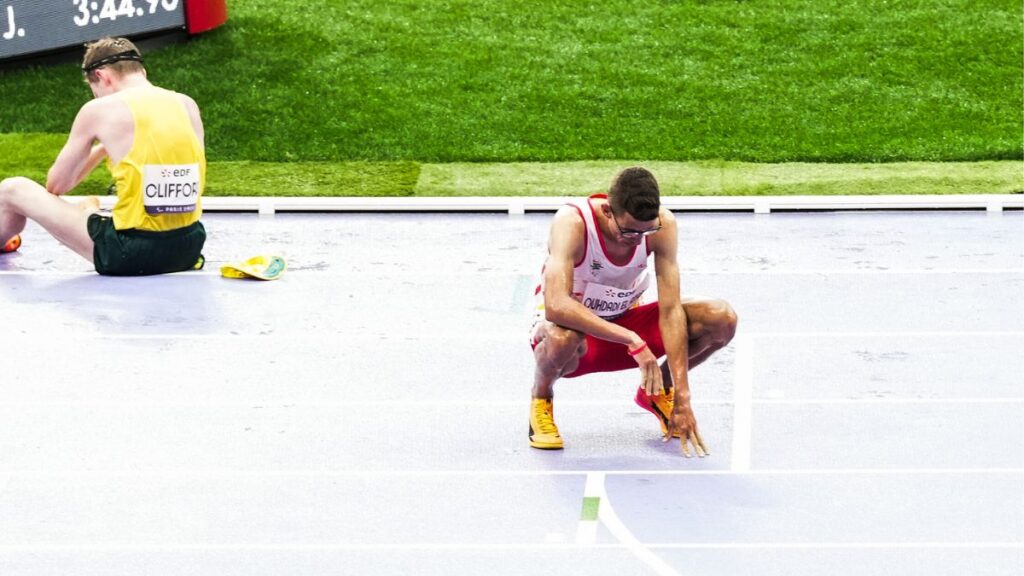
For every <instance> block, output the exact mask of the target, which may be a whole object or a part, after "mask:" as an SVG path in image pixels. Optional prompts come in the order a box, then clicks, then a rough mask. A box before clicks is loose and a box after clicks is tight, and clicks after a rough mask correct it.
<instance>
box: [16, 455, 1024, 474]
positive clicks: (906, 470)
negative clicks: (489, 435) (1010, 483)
mask: <svg viewBox="0 0 1024 576" xmlns="http://www.w3.org/2000/svg"><path fill="white" fill-rule="evenodd" d="M679 458H680V460H682V459H683V458H682V456H680V457H679ZM594 472H595V471H593V470H300V469H294V470H254V469H223V470H221V469H195V470H186V469H181V468H170V469H149V470H137V469H132V470H101V469H96V470H71V469H67V470H17V469H8V470H3V471H0V477H3V478H37V477H47V478H49V477H60V478H64V477H76V478H77V477H80V478H108V477H144V478H152V477H157V476H164V477H168V478H198V477H206V478H218V477H219V478H240V477H254V478H367V477H372V478H377V477H404V478H431V477H436V478H448V477H509V476H510V477H529V476H536V477H553V476H554V477H557V476H584V477H585V476H587V475H588V474H593V473H594ZM600 474H604V475H605V476H747V477H772V476H780V477H788V476H1019V475H1024V468H833V469H829V468H822V469H818V468H794V469H755V470H747V471H742V472H739V471H734V470H721V469H720V470H675V469H674V470H602V471H600Z"/></svg>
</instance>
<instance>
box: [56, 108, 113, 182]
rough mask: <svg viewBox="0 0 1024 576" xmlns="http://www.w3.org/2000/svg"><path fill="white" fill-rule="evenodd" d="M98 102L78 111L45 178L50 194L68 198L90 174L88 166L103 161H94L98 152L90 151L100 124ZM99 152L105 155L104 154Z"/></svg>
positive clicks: (104, 152) (103, 151)
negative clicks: (65, 195) (69, 193)
mask: <svg viewBox="0 0 1024 576" xmlns="http://www.w3.org/2000/svg"><path fill="white" fill-rule="evenodd" d="M97 102H98V101H96V100H93V101H90V102H88V103H86V105H85V106H82V109H81V110H79V111H78V115H77V116H76V117H75V122H74V124H72V125H71V133H70V134H68V141H67V142H66V143H65V144H64V148H63V149H61V151H60V154H58V155H57V159H56V160H55V161H54V163H53V166H51V167H50V171H49V172H48V173H47V175H46V190H47V191H48V192H49V193H50V194H54V195H56V196H61V195H63V194H67V193H68V192H69V191H71V190H72V189H73V188H74V187H75V186H77V185H78V183H79V182H81V180H82V178H84V177H85V176H86V175H88V173H89V171H91V168H90V166H89V164H90V163H92V162H95V163H96V164H98V163H99V161H100V159H102V156H101V157H99V158H98V159H97V158H96V157H95V156H94V154H93V153H94V152H96V153H97V154H98V153H99V152H100V151H98V150H94V148H93V142H94V141H95V140H96V137H97V129H98V126H99V122H100V120H101V119H100V109H101V106H100V105H97ZM101 150H102V153H103V154H104V155H105V154H106V150H105V149H101ZM96 164H93V165H92V168H95V167H96Z"/></svg>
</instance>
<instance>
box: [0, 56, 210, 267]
mask: <svg viewBox="0 0 1024 576" xmlns="http://www.w3.org/2000/svg"><path fill="white" fill-rule="evenodd" d="M82 72H83V73H84V75H85V81H86V82H87V83H88V84H89V88H90V89H91V90H92V93H93V96H95V98H94V99H93V100H91V101H89V102H88V103H86V104H85V105H84V106H82V108H81V110H79V112H78V115H77V116H76V117H75V121H74V124H73V125H72V126H71V133H70V134H69V136H68V141H67V143H66V144H65V145H64V148H63V149H62V150H61V151H60V154H59V155H58V156H57V160H56V161H54V163H53V166H52V167H51V168H50V171H49V173H48V174H47V177H46V187H45V188H44V187H42V186H40V185H39V184H37V183H36V182H33V181H31V180H29V179H27V178H8V179H6V180H3V181H2V182H0V239H2V240H0V242H4V241H7V239H10V240H9V241H7V244H6V245H5V246H4V248H3V250H2V251H10V250H16V249H17V248H18V246H20V245H21V238H20V235H19V234H20V232H21V231H22V230H24V228H25V222H26V218H31V219H32V220H34V221H35V222H37V223H39V224H40V225H41V226H42V227H43V228H45V229H46V230H47V231H48V232H49V233H50V234H52V235H53V237H54V238H56V239H57V240H59V241H60V242H61V243H63V244H64V245H65V246H67V247H69V248H71V249H72V250H74V251H75V252H77V253H78V254H80V255H81V256H82V257H84V258H86V259H88V260H89V261H91V262H92V263H93V264H94V266H95V268H96V271H97V272H99V273H100V274H107V275H115V276H135V275H145V274H162V273H165V272H179V271H182V270H189V269H192V268H200V267H202V262H203V259H202V255H201V252H202V249H203V244H204V243H205V241H206V231H205V229H204V228H203V225H202V223H201V222H200V221H199V217H200V216H201V215H202V204H201V200H200V198H201V196H202V192H203V187H204V185H205V177H206V153H205V151H204V146H203V123H202V120H201V119H200V117H199V108H198V106H196V103H195V102H194V101H193V100H192V99H191V98H189V97H188V96H186V95H184V94H179V93H176V92H171V91H169V90H164V89H162V88H157V87H156V86H154V85H152V84H150V82H149V80H148V79H147V78H146V70H145V68H143V66H142V55H141V54H140V53H139V50H138V49H137V48H136V47H135V45H134V44H132V43H131V42H130V41H128V40H125V39H123V38H104V39H102V40H99V41H97V42H95V43H93V44H90V45H89V46H88V47H87V49H86V52H85V58H84V60H83V63H82ZM103 159H106V161H107V167H108V168H109V170H110V173H111V175H112V176H113V177H114V180H115V183H116V188H117V203H116V204H115V206H114V210H113V214H112V215H111V216H109V217H108V216H103V215H101V214H99V213H98V209H99V203H98V202H97V201H95V200H93V201H92V202H85V203H83V204H81V205H80V206H75V205H73V204H71V203H69V202H66V201H64V200H63V199H61V198H60V196H62V195H63V194H66V193H67V192H69V191H70V190H72V189H73V188H74V187H75V186H77V185H78V184H79V183H80V182H81V181H82V180H83V179H85V177H86V176H88V175H89V173H90V172H92V170H93V169H94V168H96V166H97V165H98V164H99V163H100V161H102V160H103ZM83 208H84V209H83Z"/></svg>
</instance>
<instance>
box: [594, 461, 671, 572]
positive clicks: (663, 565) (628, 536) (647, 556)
mask: <svg viewBox="0 0 1024 576" xmlns="http://www.w3.org/2000/svg"><path fill="white" fill-rule="evenodd" d="M604 479H605V476H604V474H600V477H599V482H597V484H598V497H599V498H600V501H599V506H598V510H597V516H598V518H599V519H600V520H601V523H602V524H604V525H605V527H606V528H608V531H609V532H611V533H612V535H613V536H615V539H616V540H618V541H619V542H620V543H621V544H622V545H624V546H625V547H626V548H627V549H628V550H629V551H630V552H632V553H633V555H634V556H636V557H637V558H639V559H640V561H641V562H643V563H644V564H646V565H647V566H648V567H650V568H651V569H652V570H654V572H655V573H656V574H658V575H659V576H680V574H679V572H677V571H676V570H675V568H673V567H672V566H670V565H669V564H668V563H667V562H665V561H664V560H662V559H661V558H660V557H659V556H658V555H657V554H655V553H654V552H651V550H650V549H649V548H648V547H647V546H645V545H644V544H643V543H641V542H640V541H639V540H637V538H636V536H634V535H633V533H632V532H630V531H629V528H628V527H626V525H625V524H624V523H623V522H622V520H621V519H619V516H618V514H616V513H615V509H614V508H612V503H611V501H610V500H609V499H608V493H607V491H606V490H605V485H604Z"/></svg>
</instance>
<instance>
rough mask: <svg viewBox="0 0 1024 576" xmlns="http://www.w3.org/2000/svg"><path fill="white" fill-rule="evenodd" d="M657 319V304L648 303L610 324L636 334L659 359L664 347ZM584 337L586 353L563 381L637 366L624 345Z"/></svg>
mask: <svg viewBox="0 0 1024 576" xmlns="http://www.w3.org/2000/svg"><path fill="white" fill-rule="evenodd" d="M659 316H660V313H659V310H658V303H657V302H651V303H650V304H644V305H643V306H638V307H636V308H633V309H632V310H630V311H628V312H626V313H625V314H623V315H622V316H620V317H618V318H616V319H615V320H610V322H611V323H612V324H618V325H619V326H622V327H623V328H629V329H630V330H632V331H633V332H636V333H637V334H639V335H640V337H641V338H643V340H644V342H647V346H648V347H649V348H650V349H651V352H653V353H654V355H655V356H657V357H658V358H661V357H662V356H664V355H665V344H664V342H662V341H661V328H660V326H659V324H658V320H659ZM585 336H586V339H587V351H586V353H584V354H583V356H581V357H580V364H579V366H577V367H576V370H575V371H573V373H572V374H568V375H566V376H565V378H575V377H577V376H583V375H584V374H593V373H595V372H617V371H619V370H628V369H629V368H636V367H637V366H636V360H633V357H632V356H630V355H629V348H628V347H627V346H626V345H625V344H618V343H615V342H609V341H607V340H601V339H599V338H594V337H593V336H591V335H589V334H586V335H585Z"/></svg>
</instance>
